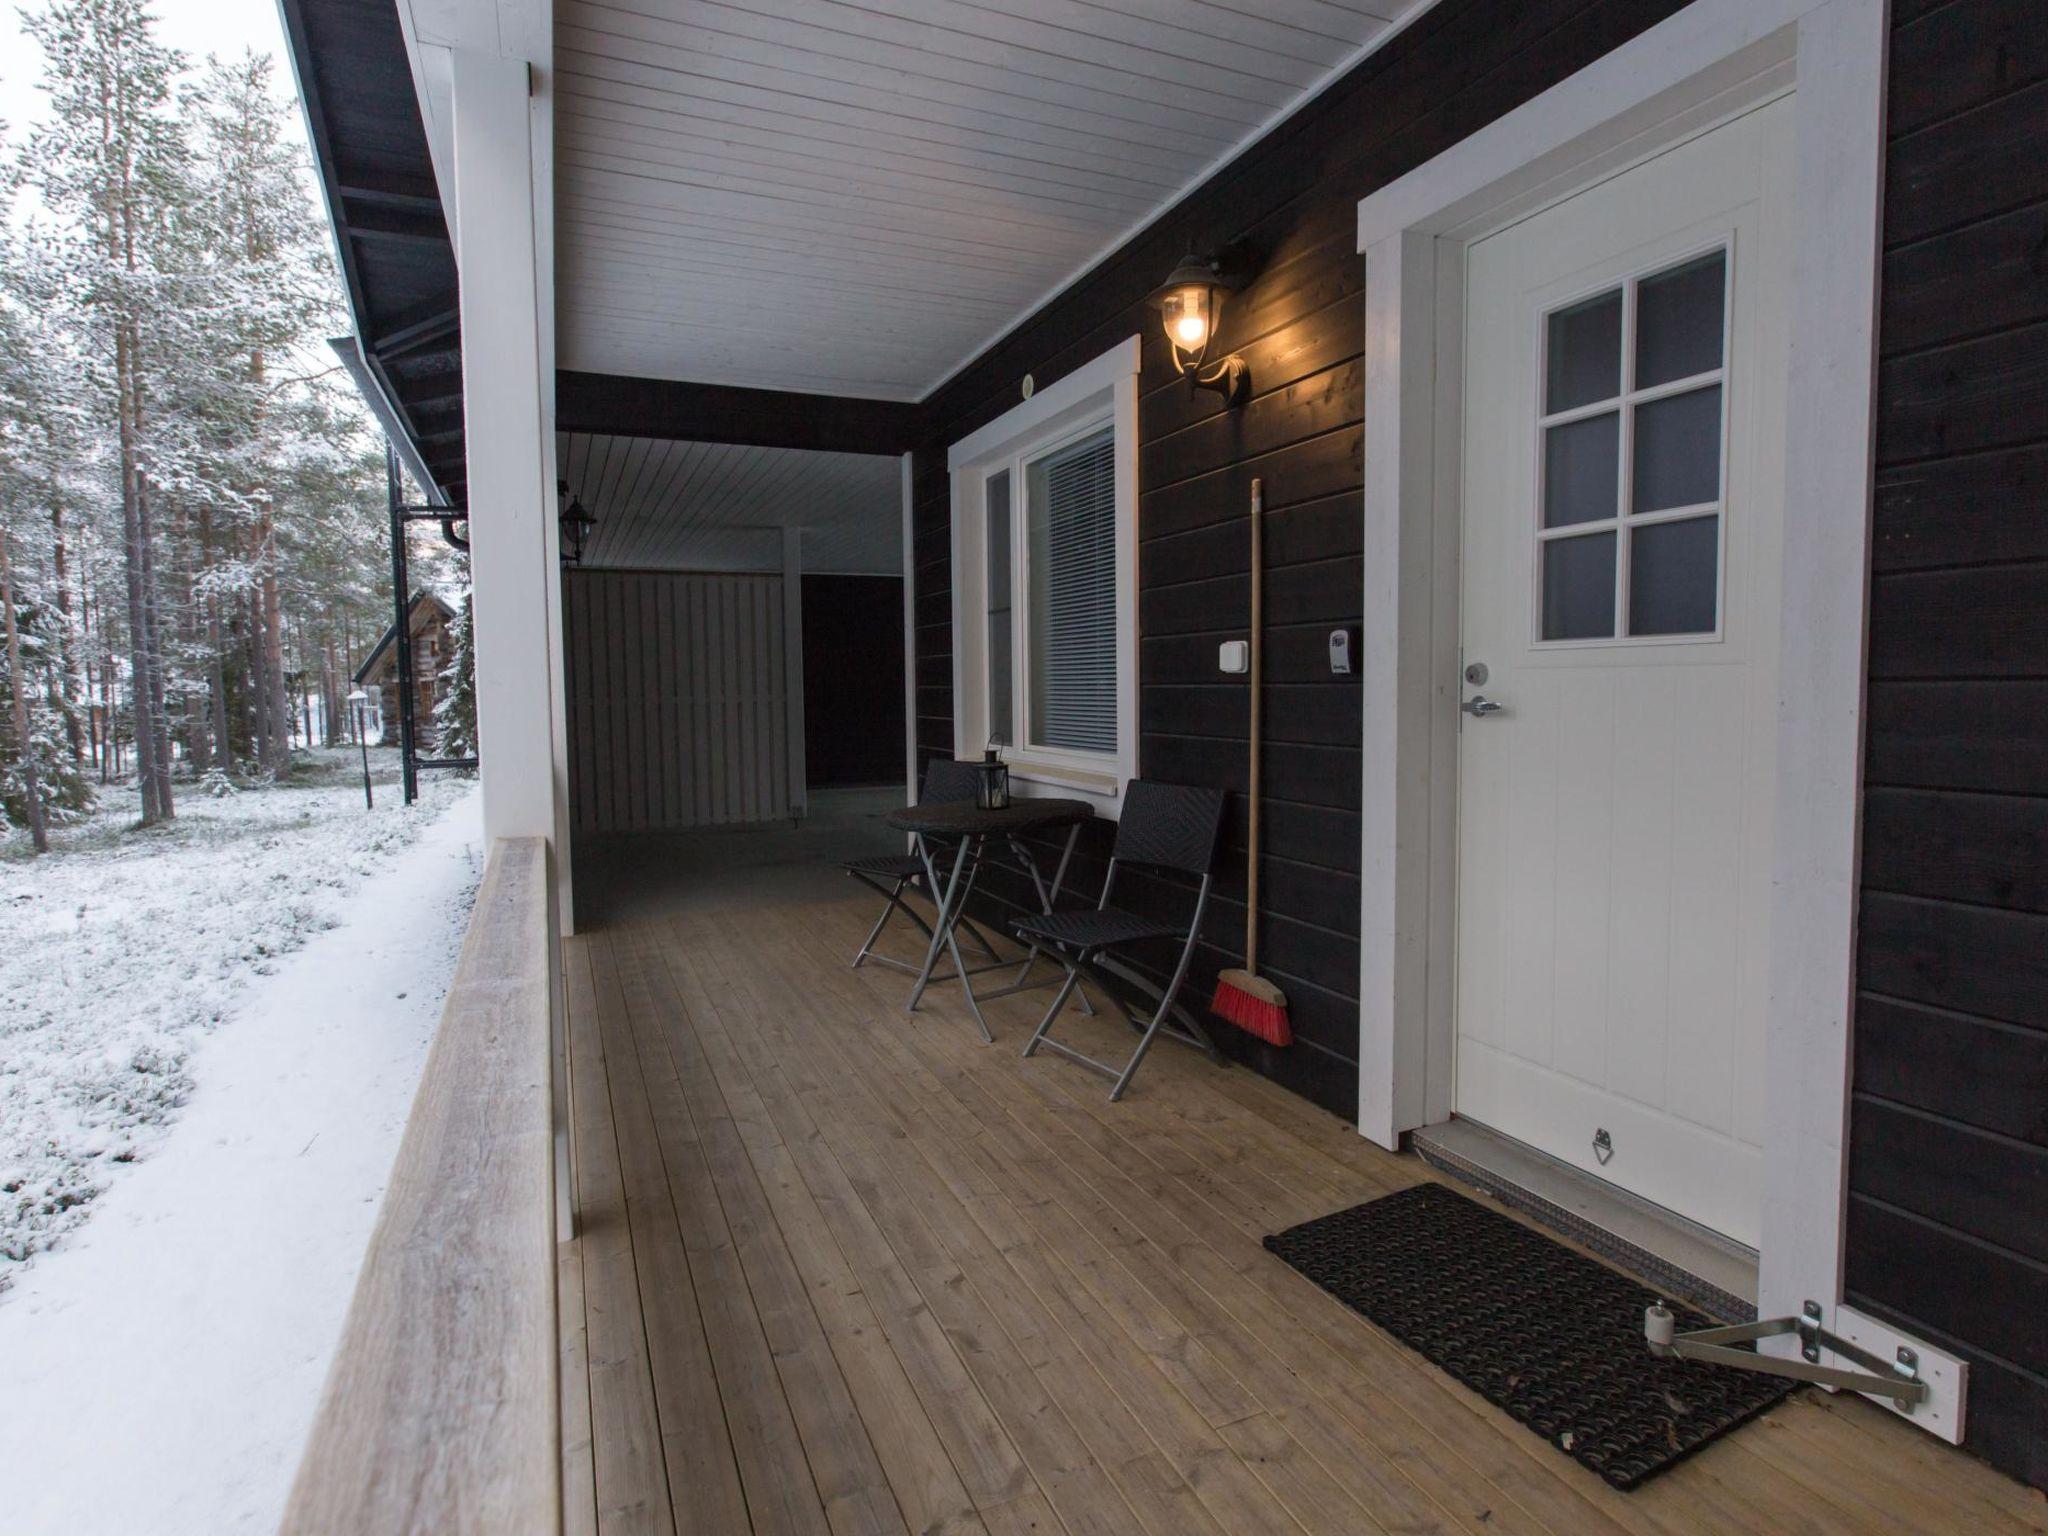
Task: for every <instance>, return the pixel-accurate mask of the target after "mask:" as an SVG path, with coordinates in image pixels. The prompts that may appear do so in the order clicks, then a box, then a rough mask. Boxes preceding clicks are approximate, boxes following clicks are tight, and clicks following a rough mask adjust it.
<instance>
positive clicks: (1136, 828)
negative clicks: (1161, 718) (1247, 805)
mask: <svg viewBox="0 0 2048 1536" xmlns="http://www.w3.org/2000/svg"><path fill="white" fill-rule="evenodd" d="M1222 829H1223V792H1222V791H1221V790H1216V789H1198V788H1195V787H1193V786H1190V785H1185V784H1160V783H1156V782H1152V781H1149V780H1145V779H1133V780H1132V781H1131V783H1130V784H1129V786H1128V787H1127V788H1126V789H1125V790H1124V803H1123V814H1122V816H1121V818H1120V819H1119V820H1118V822H1117V829H1116V843H1115V845H1114V846H1113V847H1112V849H1111V850H1110V858H1109V873H1108V875H1107V876H1105V877H1104V879H1103V882H1102V898H1101V900H1099V901H1098V902H1097V903H1096V904H1095V907H1094V908H1093V909H1092V910H1088V911H1079V912H1051V913H1047V914H1045V915H1044V916H1038V917H1025V918H1020V919H1018V920H1017V922H1016V923H1015V924H1014V927H1015V929H1016V932H1017V936H1018V937H1019V938H1021V939H1022V940H1024V941H1025V942H1026V943H1027V944H1035V945H1038V946H1041V947H1043V948H1044V949H1045V950H1046V951H1047V953H1049V954H1050V955H1052V956H1053V957H1054V958H1055V959H1057V960H1058V961H1059V962H1060V963H1061V964H1062V965H1064V966H1065V967H1066V969H1067V979H1066V980H1065V981H1064V982H1063V983H1062V984H1061V986H1060V989H1059V991H1058V992H1057V993H1056V994H1055V995H1054V997H1053V1000H1052V1006H1051V1007H1049V1008H1047V1009H1046V1010H1045V1017H1044V1018H1042V1019H1040V1020H1039V1021H1038V1028H1037V1030H1036V1031H1035V1032H1034V1033H1033V1034H1032V1036H1031V1041H1030V1043H1029V1044H1028V1045H1026V1046H1025V1047H1024V1054H1025V1055H1026V1056H1029V1055H1031V1054H1033V1053H1034V1052H1035V1051H1037V1049H1038V1048H1039V1046H1041V1045H1045V1046H1050V1047H1051V1048H1052V1049H1053V1050H1055V1051H1058V1052H1059V1053H1060V1054H1061V1055H1062V1056H1065V1057H1067V1058H1068V1059H1069V1060H1072V1061H1077V1062H1079V1063H1080V1064H1081V1065H1082V1066H1084V1067H1090V1068H1092V1069H1093V1070H1095V1071H1097V1072H1100V1073H1101V1074H1102V1075H1103V1076H1104V1077H1107V1078H1110V1079H1112V1080H1113V1081H1114V1083H1115V1086H1114V1087H1113V1088H1111V1089H1110V1091H1109V1097H1110V1100H1111V1102H1112V1103H1114V1102H1115V1101H1116V1100H1118V1099H1120V1098H1122V1097H1123V1096H1124V1090H1125V1089H1126V1088H1128V1087H1130V1085H1131V1078H1132V1077H1133V1076H1134V1075H1135V1074H1136V1072H1137V1070H1138V1064H1139V1063H1140V1062H1142V1061H1143V1060H1144V1059H1145V1053H1146V1052H1147V1051H1149V1050H1151V1049H1152V1042H1153V1040H1154V1039H1156V1038H1157V1037H1158V1036H1160V1035H1162V1034H1163V1035H1165V1036H1167V1037H1168V1038H1169V1039H1173V1040H1178V1041H1180V1042H1181V1043H1182V1044H1184V1045H1192V1046H1194V1047H1195V1048H1196V1049H1198V1050H1200V1051H1203V1052H1206V1053H1207V1055H1208V1056H1209V1058H1210V1060H1212V1061H1215V1060H1220V1057H1219V1056H1218V1055H1217V1051H1216V1043H1215V1041H1213V1040H1211V1039H1210V1038H1209V1034H1208V1031H1207V1030H1205V1029H1203V1028H1202V1026H1201V1025H1200V1024H1199V1023H1197V1022H1196V1020H1195V1018H1194V1016H1193V1015H1191V1014H1190V1013H1189V1012H1188V1011H1187V1010H1186V1009H1185V1008H1180V1007H1177V1006H1176V1005H1175V1002H1174V999H1175V998H1176V997H1177V996H1178V995H1179V993H1180V986H1181V982H1182V981H1184V980H1185V979H1186V978H1187V973H1188V962H1189V961H1190V960H1192V959H1193V958H1194V953H1195V940H1196V938H1197V937H1198V936H1199V935H1200V933H1201V931H1202V914H1203V912H1204V911H1205V910H1207V908H1208V905H1209V885H1210V880H1211V878H1212V877H1211V875H1210V873H1209V866H1210V864H1211V863H1212V862H1213V861H1214V859H1215V857H1216V840H1217V837H1218V835H1219V834H1220V833H1221V831H1222ZM1124 864H1136V865H1142V866H1150V867H1152V868H1155V869H1172V870H1178V871H1180V872H1181V873H1182V874H1188V875H1197V876H1199V877H1200V879H1201V885H1200V886H1199V887H1198V888H1197V890H1196V892H1195V909H1194V912H1193V914H1192V915H1191V916H1190V917H1189V918H1188V922H1187V928H1186V930H1185V932H1183V930H1182V929H1180V928H1179V927H1177V926H1176V925H1175V924H1173V923H1172V922H1169V921H1166V920H1163V919H1160V918H1152V917H1145V916H1143V915H1141V914H1139V913H1136V912H1131V911H1127V910H1126V909H1124V908H1122V907H1113V906H1111V905H1110V904H1109V898H1110V894H1111V893H1112V892H1113V891H1114V890H1115V889H1116V875H1117V869H1118V866H1120V865H1124ZM1141 939H1179V940H1180V941H1181V948H1180V959H1179V961H1178V963H1176V964H1175V966H1174V968H1173V979H1172V980H1171V981H1169V982H1168V983H1167V984H1166V990H1165V991H1164V992H1161V991H1160V990H1159V989H1158V988H1156V987H1154V986H1153V985H1152V984H1151V983H1150V982H1148V981H1146V980H1145V979H1144V977H1142V976H1140V975H1139V974H1138V973H1137V972H1135V971H1133V970H1132V969H1130V967H1128V966H1126V965H1123V964H1121V963H1120V962H1118V961H1116V960H1114V959H1112V958H1111V957H1110V956H1109V954H1108V953H1107V952H1108V951H1110V950H1112V949H1115V948H1118V947H1120V946H1122V945H1125V944H1134V943H1137V942H1138V941H1139V940H1141ZM1104 974H1108V975H1112V976H1115V977H1117V978H1118V979H1119V980H1120V981H1122V982H1124V983H1125V984H1127V985H1128V986H1132V987H1135V988H1136V989H1137V990H1139V991H1140V992H1143V993H1146V994H1149V995H1150V996H1151V997H1153V998H1154V999H1155V1002H1154V1005H1153V1008H1152V1012H1151V1013H1150V1015H1148V1016H1147V1017H1145V1018H1142V1019H1141V1018H1137V1017H1135V1016H1134V1015H1133V1014H1132V1013H1131V1011H1130V1010H1129V1009H1128V1008H1126V1007H1125V1006H1124V1004H1123V1001H1122V999H1121V998H1119V997H1118V996H1117V994H1116V993H1115V992H1114V991H1113V990H1111V989H1110V988H1109V987H1107V986H1102V978H1103V976H1104ZM1084 976H1086V977H1089V978H1091V979H1093V980H1094V981H1095V982H1096V984H1097V985H1098V986H1101V989H1102V991H1103V992H1104V993H1105V994H1106V995H1107V996H1108V997H1109V999H1110V1001H1111V1003H1112V1004H1114V1005H1115V1007H1116V1009H1117V1011H1118V1012H1120V1013H1122V1014H1123V1016H1124V1019H1125V1021H1126V1022H1127V1023H1129V1024H1130V1026H1131V1027H1132V1028H1133V1029H1136V1030H1141V1031H1142V1034H1141V1036H1140V1038H1139V1040H1138V1045H1137V1048H1136V1049H1135V1050H1133V1051H1132V1052H1131V1058H1130V1060H1129V1061H1127V1062H1125V1063H1124V1064H1123V1065H1122V1066H1121V1067H1115V1066H1111V1065H1110V1064H1109V1063H1107V1062H1101V1061H1097V1060H1096V1059H1095V1058H1094V1057H1092V1056H1088V1055H1085V1054H1083V1053H1082V1052H1080V1051H1077V1050H1075V1049H1074V1048H1073V1047H1072V1046H1070V1045H1066V1044H1064V1043H1062V1042H1061V1041H1058V1040H1055V1039H1054V1038H1053V1037H1052V1035H1051V1033H1050V1031H1051V1029H1052V1026H1053V1021H1054V1020H1055V1019H1057V1018H1058V1017H1059V1016H1060V1012H1061V1010H1063V1009H1064V1008H1065V1007H1066V1006H1067V999H1068V998H1069V997H1071V996H1072V995H1073V993H1074V989H1075V988H1076V987H1078V986H1080V985H1081V981H1082V978H1083V977H1084ZM1169 1014H1171V1015H1173V1016H1174V1018H1176V1019H1177V1020H1178V1021H1179V1022H1180V1024H1181V1025H1182V1026H1183V1027H1180V1028H1176V1027H1175V1026H1174V1025H1172V1024H1169V1023H1167V1022H1166V1021H1167V1016H1168V1015H1169Z"/></svg>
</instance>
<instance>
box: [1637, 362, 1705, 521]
mask: <svg viewBox="0 0 2048 1536" xmlns="http://www.w3.org/2000/svg"><path fill="white" fill-rule="evenodd" d="M1635 430H1636V442H1635V495H1634V497H1633V506H1634V510H1636V511H1637V512H1657V511H1661V510H1663V509H1664V508H1667V507H1691V506H1698V505H1700V504H1701V503H1703V502H1709V501H1714V500H1716V499H1718V498H1719V496H1720V494H1721V386H1720V385H1718V384H1710V385H1708V386H1707V388H1705V389H1693V390H1688V391H1686V393H1684V394H1682V395H1667V396H1666V397H1665V398H1664V399H1662V400H1651V401H1648V402H1646V403H1644V404H1642V405H1639V406H1637V407H1636V420H1635Z"/></svg>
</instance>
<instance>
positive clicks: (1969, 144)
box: [1848, 0, 2048, 1484]
mask: <svg viewBox="0 0 2048 1536" xmlns="http://www.w3.org/2000/svg"><path fill="white" fill-rule="evenodd" d="M1892 19H1893V27H1894V32H1893V38H1892V61H1891V95H1890V101H1889V136H1890V147H1889V152H1888V159H1887V166H1886V177H1885V229H1884V240H1885V257H1884V290H1883V311H1882V317H1881V330H1880V335H1881V350H1882V358H1883V360H1882V364H1881V369H1880V373H1879V386H1878V408H1879V429H1878V494H1877V505H1876V522H1875V535H1874V540H1873V554H1872V564H1873V572H1872V579H1871V604H1870V691H1869V732H1868V740H1867V756H1866V762H1865V799H1864V822H1863V909H1862V924H1861V933H1860V938H1859V946H1858V967H1857V970H1858V986H1859V994H1858V999H1857V1009H1856V1063H1855V1078H1854V1090H1855V1097H1854V1100H1853V1104H1852V1108H1851V1120H1850V1125H1851V1133H1852V1135H1851V1152H1850V1162H1849V1173H1850V1199H1849V1252H1848V1294H1849V1299H1850V1300H1851V1301H1853V1302H1855V1303H1856V1304H1857V1305H1859V1306H1862V1307H1866V1308H1868V1309H1869V1310H1870V1311H1872V1312H1875V1313H1880V1314H1883V1315H1886V1316H1889V1317H1891V1318H1893V1319H1895V1320H1896V1321H1898V1322H1899V1323H1901V1324H1903V1325H1905V1326H1907V1327H1910V1328H1911V1329H1912V1330H1913V1331H1914V1332H1915V1333H1918V1334H1922V1335H1924V1336H1926V1337H1928V1338H1929V1339H1931V1340H1932V1341H1934V1342H1937V1343H1942V1344H1946V1345H1948V1346H1949V1347H1951V1348H1955V1349H1960V1350H1961V1352H1962V1353H1964V1354H1965V1355H1967V1356H1968V1357H1969V1359H1970V1360H1971V1362H1972V1380H1971V1388H1970V1413H1969V1425H1970V1428H1969V1443H1970V1444H1971V1446H1972V1447H1973V1448H1975V1449H1977V1450H1979V1451H1981V1452H1982V1453H1983V1454H1984V1455H1986V1456H1988V1457H1990V1458H1991V1459H1992V1460H1994V1461H1996V1462H1998V1463H2000V1464H2001V1465H2003V1466H2005V1467H2007V1468H2009V1469H2010V1470H2012V1471H2014V1472H2017V1473H2018V1474H2019V1475H2021V1476H2022V1477H2025V1478H2027V1479H2028V1480H2029V1481H2031V1482H2034V1483H2042V1484H2048V17H2044V16H2043V13H2042V7H2041V4H2040V0H1950V3H1946V4H1942V3H1937V0H1896V3H1895V5H1894V8H1893V17H1892Z"/></svg>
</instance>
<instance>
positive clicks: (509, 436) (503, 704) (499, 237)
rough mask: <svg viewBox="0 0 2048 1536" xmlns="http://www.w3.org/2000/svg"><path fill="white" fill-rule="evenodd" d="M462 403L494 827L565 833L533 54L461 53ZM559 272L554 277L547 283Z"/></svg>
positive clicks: (481, 738)
mask: <svg viewBox="0 0 2048 1536" xmlns="http://www.w3.org/2000/svg"><path fill="white" fill-rule="evenodd" d="M452 62H453V96H454V102H453V105H454V116H455V133H454V139H455V145H454V148H455V199H454V200H455V206H456V221H457V225H458V227H459V228H460V229H461V231H462V241H461V248H460V252H459V255H458V265H459V270H460V274H461V282H462V342H463V350H462V405H463V419H464V430H465V432H466V433H467V436H468V447H469V505H470V508H471V511H472V516H471V518H470V523H469V530H470V534H469V537H470V581H471V590H472V598H471V603H472V613H473V620H472V622H473V623H474V625H475V645H476V714H477V746H478V756H479V757H480V758H481V759H482V767H481V770H480V772H481V777H482V779H483V796H484V833H485V836H486V837H489V838H494V839H495V838H501V837H540V838H546V839H547V840H548V842H549V843H550V844H552V843H553V842H554V840H555V795H554V759H555V755H556V753H555V740H554V736H555V731H554V724H555V714H556V708H555V698H554V691H555V690H554V672H555V667H554V660H553V657H552V656H551V654H550V651H551V649H552V642H553V640H554V638H555V636H554V629H553V626H551V625H550V624H549V622H547V620H548V616H549V615H550V613H551V612H553V611H554V607H555V605H554V602H553V600H552V596H553V594H552V592H551V590H550V589H551V585H552V581H551V578H555V577H556V576H557V572H556V570H555V566H556V553H555V540H556V537H557V533H556V527H555V516H554V500H555V497H554V488H553V486H552V485H550V484H549V482H548V479H547V473H548V465H549V462H550V459H551V454H550V453H549V445H548V444H547V442H546V441H545V431H544V425H545V419H546V414H547V401H546V395H547V381H546V380H545V379H544V378H543V377H542V358H543V355H544V348H543V346H542V342H541V335H540V310H539V307H538V305H539V294H538V281H537V280H538V277H539V272H538V265H537V262H536V254H535V243H534V242H535V237H536V233H537V230H536V224H537V220H536V217H535V209H534V178H533V161H532V153H531V137H530V132H529V117H528V109H527V98H528V94H529V84H528V81H529V78H530V70H529V67H528V65H527V64H526V62H525V61H524V60H521V59H504V58H495V57H491V56H489V55H485V54H481V53H473V52H469V51H466V50H456V52H455V53H454V56H453V61H452ZM550 280H552V279H551V277H550Z"/></svg>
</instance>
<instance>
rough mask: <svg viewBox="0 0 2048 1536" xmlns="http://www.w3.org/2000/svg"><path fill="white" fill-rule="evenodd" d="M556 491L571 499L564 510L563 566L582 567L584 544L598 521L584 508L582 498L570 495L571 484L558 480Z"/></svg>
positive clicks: (562, 518) (562, 519)
mask: <svg viewBox="0 0 2048 1536" xmlns="http://www.w3.org/2000/svg"><path fill="white" fill-rule="evenodd" d="M555 490H556V491H557V492H558V493H559V494H561V495H563V496H567V497H568V498H569V504H568V505H567V506H565V507H564V508H562V512H561V518H560V521H561V525H562V564H564V565H581V564H582V563H583V544H584V541H585V540H587V539H588V538H589V537H590V530H591V529H593V528H595V527H596V526H597V519H596V518H594V517H592V516H591V515H590V513H589V512H588V511H587V510H586V509H585V508H584V505H583V502H582V501H581V499H580V498H578V497H575V496H571V495H570V494H569V482H568V481H566V480H557V481H556V482H555Z"/></svg>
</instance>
